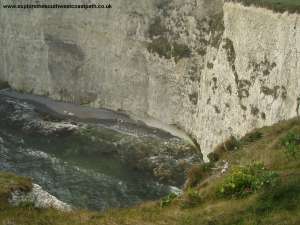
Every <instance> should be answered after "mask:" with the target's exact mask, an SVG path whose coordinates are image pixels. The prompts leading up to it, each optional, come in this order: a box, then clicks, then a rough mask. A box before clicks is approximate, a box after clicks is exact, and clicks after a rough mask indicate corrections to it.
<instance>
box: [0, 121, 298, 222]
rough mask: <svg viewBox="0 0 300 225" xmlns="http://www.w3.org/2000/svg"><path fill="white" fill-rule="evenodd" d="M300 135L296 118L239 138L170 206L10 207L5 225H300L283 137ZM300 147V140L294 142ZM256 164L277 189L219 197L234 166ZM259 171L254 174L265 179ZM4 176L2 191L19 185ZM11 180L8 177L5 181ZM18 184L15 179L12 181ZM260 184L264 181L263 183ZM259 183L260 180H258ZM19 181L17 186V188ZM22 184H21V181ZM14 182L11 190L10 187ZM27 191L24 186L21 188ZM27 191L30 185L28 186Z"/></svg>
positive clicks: (291, 161)
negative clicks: (222, 166)
mask: <svg viewBox="0 0 300 225" xmlns="http://www.w3.org/2000/svg"><path fill="white" fill-rule="evenodd" d="M290 133H293V134H295V135H298V134H300V121H299V120H298V119H293V120H289V121H284V122H281V123H278V124H275V125H273V126H271V127H264V128H262V129H257V130H255V131H253V132H251V133H250V134H248V135H246V136H245V137H244V138H242V139H241V140H239V141H240V142H241V145H240V146H239V148H233V149H231V150H230V151H222V152H220V153H219V160H218V161H217V162H216V163H215V165H213V166H212V167H209V168H211V169H209V170H203V168H202V167H198V168H199V172H197V169H195V168H194V170H195V171H194V172H193V173H195V175H194V176H193V175H192V174H190V176H191V177H192V178H193V180H192V181H191V184H192V186H193V187H190V188H187V189H186V191H185V192H184V194H183V195H182V196H179V197H175V196H168V197H167V198H165V199H164V202H165V203H166V204H164V205H163V207H162V205H161V201H158V202H146V203H143V204H141V205H139V206H136V207H133V208H128V209H113V210H109V211H107V212H105V213H98V212H88V211H81V210H75V211H73V212H70V213H63V212H59V211H56V210H53V209H47V210H41V209H34V208H32V207H28V206H27V207H26V206H23V207H15V208H13V207H6V209H5V210H2V211H1V213H0V224H22V225H23V224H24V225H27V224H28V225H29V224H30V225H38V224H45V225H48V224H49V225H50V224H51V225H52V224H53V225H60V224H64V225H68V224H70V225H71V224H74V225H77V224H82V225H88V224H91V225H93V224H99V225H100V224H101V225H135V224H138V225H150V224H153V225H166V224H171V225H173V224H174V225H212V224H213V225H271V224H272V225H298V224H300V191H299V190H300V159H299V157H292V158H290V157H287V156H286V152H285V151H286V150H285V146H284V145H282V139H283V138H284V137H286V136H287V135H288V134H290ZM295 144H297V145H298V142H297V143H295ZM223 160H226V161H228V162H229V165H230V166H229V167H230V168H229V172H227V173H226V174H225V175H221V176H220V175H218V173H217V172H216V171H217V170H214V169H213V168H215V167H217V166H218V163H220V162H222V161H223ZM253 162H259V163H261V165H264V168H265V170H264V171H271V172H272V173H273V172H274V173H276V174H278V181H276V185H271V186H262V187H261V188H259V189H256V191H255V192H252V193H249V195H246V196H242V197H239V196H234V195H232V196H227V197H225V198H224V197H222V196H219V195H218V190H219V188H220V186H221V185H222V184H224V182H226V179H228V176H230V171H231V170H232V168H236V167H247V165H249V164H252V163H253ZM258 171H259V173H254V175H255V176H260V175H261V174H262V175H264V173H265V172H264V173H261V172H260V171H261V169H260V170H258ZM2 176H3V175H2V174H1V173H0V186H1V189H0V190H4V191H1V192H2V193H3V192H4V193H7V191H8V190H9V189H10V187H15V188H16V187H20V186H19V185H20V183H18V182H19V181H18V182H16V180H18V179H16V177H15V176H14V175H11V174H10V175H9V176H11V177H12V178H9V176H7V175H5V176H4V178H3V177H2ZM5 177H6V178H5ZM11 180H14V181H11ZM258 181H261V180H260V179H259V180H258ZM254 182H256V179H254ZM16 183H17V184H18V185H16ZM21 183H22V182H21ZM11 184H12V186H10V185H11ZM21 187H23V185H21ZM25 187H26V185H25Z"/></svg>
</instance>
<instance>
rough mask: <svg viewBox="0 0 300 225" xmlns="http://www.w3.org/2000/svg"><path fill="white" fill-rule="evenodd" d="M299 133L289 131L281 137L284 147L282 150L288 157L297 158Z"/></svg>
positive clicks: (299, 141)
mask: <svg viewBox="0 0 300 225" xmlns="http://www.w3.org/2000/svg"><path fill="white" fill-rule="evenodd" d="M299 144H300V135H299V134H295V133H293V132H289V133H288V134H287V135H286V136H284V137H283V138H282V139H281V145H282V146H283V147H284V152H285V153H286V155H287V156H288V157H292V158H297V156H298V154H299V151H300V148H299Z"/></svg>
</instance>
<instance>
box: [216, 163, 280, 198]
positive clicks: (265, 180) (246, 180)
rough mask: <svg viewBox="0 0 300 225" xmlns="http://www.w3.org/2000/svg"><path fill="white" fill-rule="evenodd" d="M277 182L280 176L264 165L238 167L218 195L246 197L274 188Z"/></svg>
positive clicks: (220, 188) (218, 191)
mask: <svg viewBox="0 0 300 225" xmlns="http://www.w3.org/2000/svg"><path fill="white" fill-rule="evenodd" d="M277 180H278V174H277V173H275V172H273V171H269V170H267V169H266V168H265V166H264V165H263V164H262V163H253V164H250V165H247V166H238V167H234V168H233V169H232V170H231V172H230V174H229V175H228V176H227V177H226V178H225V180H224V182H223V183H222V184H221V185H220V186H219V188H218V190H217V194H218V195H219V196H220V197H244V196H247V195H249V194H252V193H254V192H256V191H258V190H260V189H262V188H263V187H266V186H269V185H271V186H273V185H274V184H276V182H277Z"/></svg>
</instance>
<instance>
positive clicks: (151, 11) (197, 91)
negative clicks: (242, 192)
mask: <svg viewBox="0 0 300 225" xmlns="http://www.w3.org/2000/svg"><path fill="white" fill-rule="evenodd" d="M8 2H9V1H8ZM20 2H22V1H20ZM23 2H24V0H23ZM25 2H30V0H28V1H25ZM33 2H34V1H33ZM53 2H55V1H53ZM56 2H57V1H56ZM59 2H70V1H66V0H65V1H59ZM78 2H86V1H78ZM110 2H111V4H112V9H97V10H75V9H74V10H63V9H57V10H54V9H53V10H38V9H36V10H16V9H10V10H8V9H2V8H1V9H0V21H1V22H0V44H1V49H0V80H3V81H8V82H9V83H10V85H12V87H14V88H15V89H17V90H23V91H27V92H31V93H34V94H38V95H46V96H49V97H51V98H54V99H58V100H63V101H70V102H76V103H85V104H89V105H90V106H92V107H105V108H109V109H113V110H118V109H121V110H124V111H127V112H129V113H131V114H135V115H137V116H138V117H151V118H155V119H158V120H160V121H162V122H164V123H166V124H176V125H177V126H178V127H180V128H181V129H183V130H185V131H186V132H188V133H189V134H191V135H192V136H193V137H194V138H195V139H196V140H197V142H198V143H199V145H200V147H201V149H202V151H203V153H204V155H206V154H207V153H209V152H211V151H212V150H213V148H214V147H215V146H216V145H217V144H218V143H221V142H222V141H224V140H225V139H227V138H228V137H229V136H230V135H234V136H241V135H244V134H245V133H246V132H248V131H250V130H252V129H253V128H257V127H261V126H265V125H271V124H273V123H275V122H277V121H280V120H284V119H288V118H291V117H295V116H296V115H297V110H298V106H299V101H298V100H297V99H298V97H300V93H299V89H298V87H299V84H300V76H299V72H300V66H299V63H298V58H299V52H300V24H299V23H300V22H299V21H300V20H299V17H300V15H297V14H292V15H290V14H287V13H285V14H278V13H273V12H271V11H269V10H266V9H258V8H254V7H244V6H241V5H239V4H234V3H225V4H223V1H222V0H185V1H182V0H144V1H140V0H125V1H124V0H111V1H110ZM0 4H3V2H2V1H1V3H0Z"/></svg>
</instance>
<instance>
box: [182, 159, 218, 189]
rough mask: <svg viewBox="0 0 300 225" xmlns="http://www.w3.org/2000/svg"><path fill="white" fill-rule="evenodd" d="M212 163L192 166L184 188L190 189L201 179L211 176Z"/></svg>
mask: <svg viewBox="0 0 300 225" xmlns="http://www.w3.org/2000/svg"><path fill="white" fill-rule="evenodd" d="M212 166H213V164H212V163H204V164H201V165H194V166H193V167H192V168H191V169H190V170H189V172H188V176H187V177H188V178H187V182H186V184H185V188H186V189H188V188H192V187H195V186H196V185H197V184H199V183H200V182H201V181H202V180H203V179H205V178H206V177H208V176H209V175H210V174H211V168H212Z"/></svg>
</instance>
